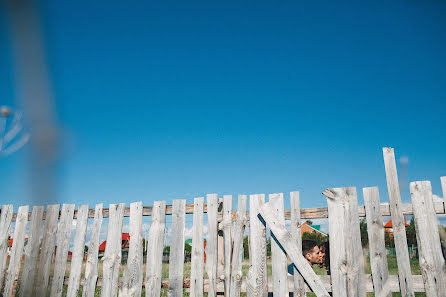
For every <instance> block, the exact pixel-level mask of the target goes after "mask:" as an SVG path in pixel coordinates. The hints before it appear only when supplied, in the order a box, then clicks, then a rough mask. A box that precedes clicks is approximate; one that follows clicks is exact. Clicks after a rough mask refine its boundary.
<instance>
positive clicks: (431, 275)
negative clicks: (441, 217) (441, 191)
mask: <svg viewBox="0 0 446 297" xmlns="http://www.w3.org/2000/svg"><path fill="white" fill-rule="evenodd" d="M410 194H411V196H412V203H413V209H414V219H415V229H416V233H417V242H418V248H419V252H420V254H419V255H420V256H419V261H420V268H421V274H422V275H423V280H424V284H425V288H426V296H428V297H431V296H432V297H439V296H444V294H445V293H446V273H445V271H446V266H445V262H444V258H443V255H442V250H441V244H440V236H439V233H438V222H437V216H436V215H435V210H434V204H433V199H432V188H431V183H430V182H429V181H420V182H412V183H410Z"/></svg>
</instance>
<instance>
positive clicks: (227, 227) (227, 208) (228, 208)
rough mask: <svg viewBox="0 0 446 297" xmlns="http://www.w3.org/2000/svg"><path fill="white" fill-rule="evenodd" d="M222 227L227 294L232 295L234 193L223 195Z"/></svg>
mask: <svg viewBox="0 0 446 297" xmlns="http://www.w3.org/2000/svg"><path fill="white" fill-rule="evenodd" d="M220 229H222V230H223V238H224V241H225V257H224V258H225V267H224V276H225V278H224V283H225V295H226V296H230V290H231V255H232V195H224V196H223V221H222V222H221V228H220Z"/></svg>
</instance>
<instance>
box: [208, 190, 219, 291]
mask: <svg viewBox="0 0 446 297" xmlns="http://www.w3.org/2000/svg"><path fill="white" fill-rule="evenodd" d="M206 201H207V207H208V209H207V210H208V212H207V215H208V232H207V238H206V272H207V275H208V278H209V293H208V297H215V295H216V294H217V291H216V286H217V236H218V230H217V228H218V222H217V212H218V196H217V194H208V195H206Z"/></svg>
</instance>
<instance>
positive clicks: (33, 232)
mask: <svg viewBox="0 0 446 297" xmlns="http://www.w3.org/2000/svg"><path fill="white" fill-rule="evenodd" d="M42 218H43V206H34V207H33V211H32V216H31V222H30V225H29V232H28V244H27V245H26V247H25V252H24V253H25V263H24V264H23V272H22V277H21V280H20V291H19V296H21V297H28V296H31V295H32V290H33V287H34V277H35V274H36V263H37V257H38V256H39V250H40V240H41V237H40V235H41V232H42Z"/></svg>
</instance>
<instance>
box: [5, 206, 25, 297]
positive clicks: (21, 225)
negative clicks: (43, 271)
mask: <svg viewBox="0 0 446 297" xmlns="http://www.w3.org/2000/svg"><path fill="white" fill-rule="evenodd" d="M28 209H29V206H28V205H26V206H20V207H19V210H18V212H17V220H16V223H15V228H14V236H13V237H12V238H13V242H12V249H11V255H10V258H9V267H8V271H7V274H6V283H5V287H4V289H3V296H12V295H14V296H15V288H14V282H15V281H17V279H18V277H19V272H20V264H21V260H22V254H23V246H24V245H25V231H26V225H27V224H28Z"/></svg>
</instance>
